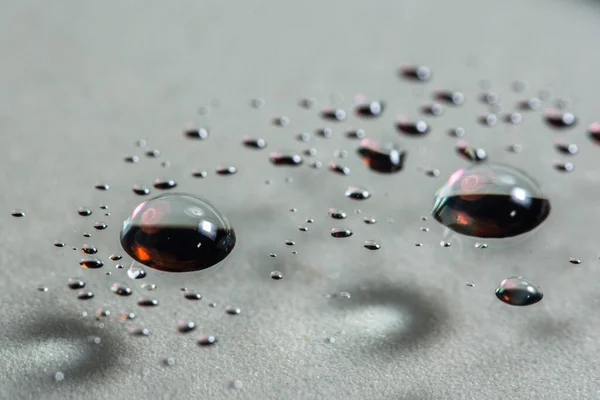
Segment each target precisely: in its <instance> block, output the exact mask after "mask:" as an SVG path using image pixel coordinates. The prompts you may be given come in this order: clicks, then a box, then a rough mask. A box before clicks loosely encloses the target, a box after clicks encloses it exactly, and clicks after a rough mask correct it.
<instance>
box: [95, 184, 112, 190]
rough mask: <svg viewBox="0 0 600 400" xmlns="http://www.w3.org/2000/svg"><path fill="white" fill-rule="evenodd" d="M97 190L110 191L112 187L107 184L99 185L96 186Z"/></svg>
mask: <svg viewBox="0 0 600 400" xmlns="http://www.w3.org/2000/svg"><path fill="white" fill-rule="evenodd" d="M95 188H96V189H98V190H108V189H110V185H107V184H105V183H99V184H97V185H96V186H95Z"/></svg>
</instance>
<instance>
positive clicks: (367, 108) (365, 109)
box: [354, 101, 385, 118]
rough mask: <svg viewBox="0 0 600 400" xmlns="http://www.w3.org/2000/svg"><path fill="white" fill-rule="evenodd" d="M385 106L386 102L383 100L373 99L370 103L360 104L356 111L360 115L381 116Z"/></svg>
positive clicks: (368, 116) (366, 116)
mask: <svg viewBox="0 0 600 400" xmlns="http://www.w3.org/2000/svg"><path fill="white" fill-rule="evenodd" d="M384 108H385V104H384V103H383V102H381V101H372V102H370V103H364V104H359V105H358V106H356V108H355V109H354V112H355V114H356V115H358V116H359V117H363V118H374V117H379V116H380V115H381V114H382V113H383V110H384Z"/></svg>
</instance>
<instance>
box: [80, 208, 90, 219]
mask: <svg viewBox="0 0 600 400" xmlns="http://www.w3.org/2000/svg"><path fill="white" fill-rule="evenodd" d="M77 214H79V215H81V216H82V217H88V216H90V215H92V210H90V209H89V208H87V207H79V208H78V209H77Z"/></svg>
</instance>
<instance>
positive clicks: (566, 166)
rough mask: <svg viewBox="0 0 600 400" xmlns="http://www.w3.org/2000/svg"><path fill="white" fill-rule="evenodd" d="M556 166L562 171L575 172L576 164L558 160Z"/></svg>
mask: <svg viewBox="0 0 600 400" xmlns="http://www.w3.org/2000/svg"><path fill="white" fill-rule="evenodd" d="M554 168H555V169H556V170H557V171H560V172H573V170H574V169H575V166H574V165H573V163H570V162H557V163H555V164H554Z"/></svg>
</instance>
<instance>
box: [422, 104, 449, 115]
mask: <svg viewBox="0 0 600 400" xmlns="http://www.w3.org/2000/svg"><path fill="white" fill-rule="evenodd" d="M421 112H423V114H427V115H432V116H434V117H439V116H440V115H442V114H443V113H444V107H443V106H442V105H441V104H439V103H433V104H426V105H424V106H423V107H421Z"/></svg>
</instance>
